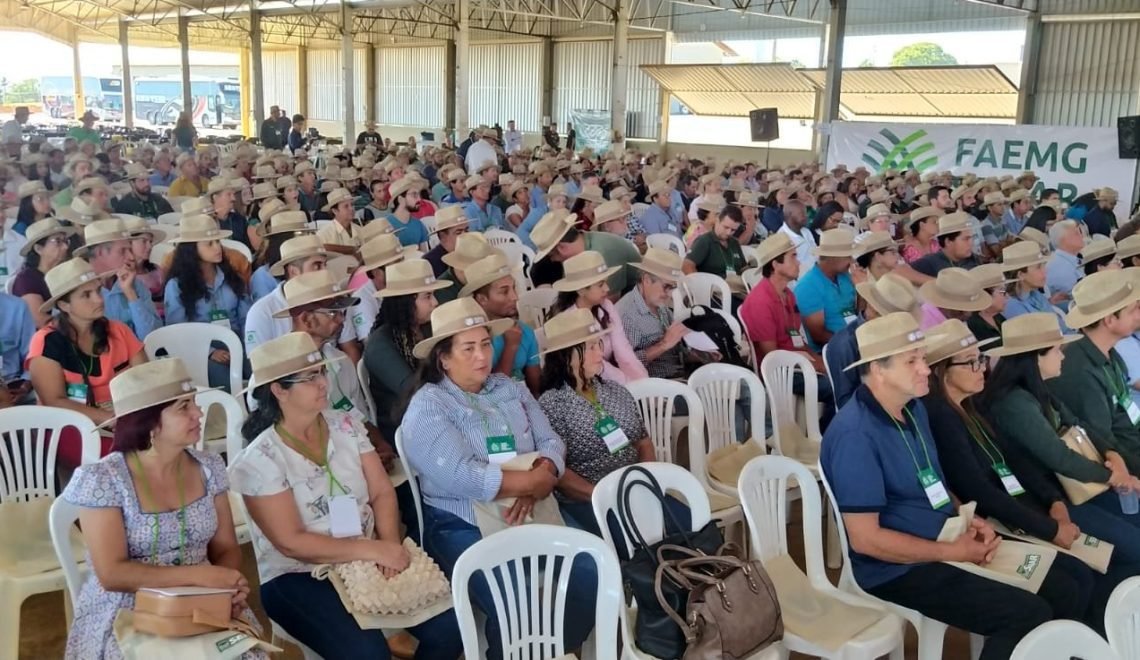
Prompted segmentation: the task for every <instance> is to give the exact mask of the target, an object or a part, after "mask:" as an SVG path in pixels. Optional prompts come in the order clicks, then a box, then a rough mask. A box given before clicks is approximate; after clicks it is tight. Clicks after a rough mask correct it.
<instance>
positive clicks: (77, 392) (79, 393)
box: [67, 383, 87, 405]
mask: <svg viewBox="0 0 1140 660" xmlns="http://www.w3.org/2000/svg"><path fill="white" fill-rule="evenodd" d="M67 398H69V399H71V400H72V401H74V402H76V403H79V404H82V405H87V385H86V384H85V383H68V384H67Z"/></svg>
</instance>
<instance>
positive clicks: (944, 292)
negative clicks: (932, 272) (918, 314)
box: [918, 268, 993, 331]
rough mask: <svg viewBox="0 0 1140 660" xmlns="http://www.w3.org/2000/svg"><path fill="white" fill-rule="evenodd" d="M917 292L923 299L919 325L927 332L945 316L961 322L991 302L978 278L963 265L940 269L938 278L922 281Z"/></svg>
mask: <svg viewBox="0 0 1140 660" xmlns="http://www.w3.org/2000/svg"><path fill="white" fill-rule="evenodd" d="M918 293H919V295H920V296H922V299H923V300H924V301H925V302H923V303H922V321H921V324H920V325H921V327H922V329H923V330H927V331H929V329H930V328H932V327H934V326H936V325H939V324H940V323H942V322H943V321H945V320H946V319H960V320H963V321H964V320H965V319H967V318H969V317H970V314H973V313H977V312H980V311H982V310H984V309H987V308H988V307H989V306H990V304H991V303H992V302H993V300H992V298H991V297H990V294H988V293H986V292H985V291H984V290H983V289H982V285H981V283H980V282H979V281H978V279H977V278H976V277H974V276H973V275H972V274H971V273H970V272H969V271H967V270H964V269H962V268H946V269H944V270H942V271H939V273H938V277H937V278H935V279H933V280H930V281H929V282H927V283H926V284H923V285H922V286H921V287H920V288H919V290H918Z"/></svg>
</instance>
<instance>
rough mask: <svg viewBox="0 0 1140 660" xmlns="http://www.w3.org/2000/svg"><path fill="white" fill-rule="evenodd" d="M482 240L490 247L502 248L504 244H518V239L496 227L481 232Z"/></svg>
mask: <svg viewBox="0 0 1140 660" xmlns="http://www.w3.org/2000/svg"><path fill="white" fill-rule="evenodd" d="M483 238H486V239H487V245H490V246H491V247H502V246H503V245H504V244H506V243H518V242H519V237H518V236H516V235H514V234H512V233H511V232H509V231H507V230H505V229H499V228H498V227H491V228H490V229H488V230H486V231H484V232H483Z"/></svg>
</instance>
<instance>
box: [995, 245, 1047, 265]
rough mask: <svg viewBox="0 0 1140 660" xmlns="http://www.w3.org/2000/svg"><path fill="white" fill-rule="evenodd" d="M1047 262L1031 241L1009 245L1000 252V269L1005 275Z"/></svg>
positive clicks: (1038, 247)
mask: <svg viewBox="0 0 1140 660" xmlns="http://www.w3.org/2000/svg"><path fill="white" fill-rule="evenodd" d="M1048 260H1049V259H1048V257H1046V256H1045V255H1043V254H1042V253H1041V247H1040V246H1039V245H1037V243H1034V242H1031V241H1019V242H1015V243H1011V244H1010V245H1007V246H1005V248H1004V249H1003V250H1002V251H1001V268H1002V270H1004V271H1005V272H1007V273H1008V272H1010V271H1014V270H1021V269H1022V268H1029V267H1030V266H1035V265H1037V264H1043V263H1045V262H1046V261H1048Z"/></svg>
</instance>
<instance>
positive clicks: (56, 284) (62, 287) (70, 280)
mask: <svg viewBox="0 0 1140 660" xmlns="http://www.w3.org/2000/svg"><path fill="white" fill-rule="evenodd" d="M106 275H107V274H106V273H103V274H97V273H96V272H95V271H94V270H93V269H92V268H91V264H89V263H87V262H86V261H84V260H83V259H80V258H78V257H77V258H75V259H71V260H69V261H65V262H63V263H61V264H59V265H58V266H56V267H55V268H52V269H51V270H49V271H48V272H47V275H45V276H44V280H45V281H46V282H47V287H48V291H50V292H51V297H50V298H48V299H47V300H46V301H44V304H42V305H40V313H42V314H47V313H48V311H49V310H51V308H52V307H55V304H56V302H58V301H59V299H60V298H62V297H64V296H66V295H67V294H69V293H71V292H72V291H74V290H76V289H78V288H79V287H81V286H83V285H84V284H87V283H88V282H94V281H96V280H100V279H102V278H103V277H106Z"/></svg>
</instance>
